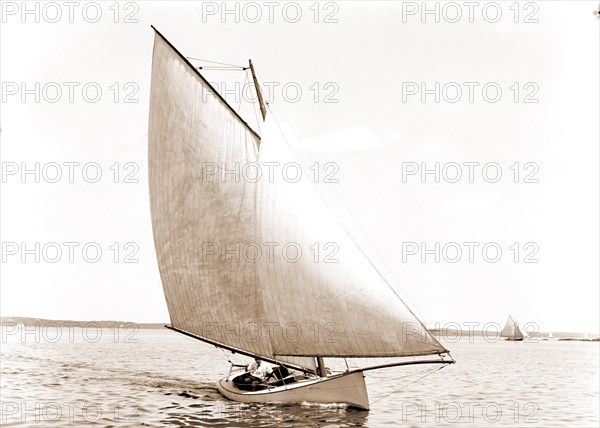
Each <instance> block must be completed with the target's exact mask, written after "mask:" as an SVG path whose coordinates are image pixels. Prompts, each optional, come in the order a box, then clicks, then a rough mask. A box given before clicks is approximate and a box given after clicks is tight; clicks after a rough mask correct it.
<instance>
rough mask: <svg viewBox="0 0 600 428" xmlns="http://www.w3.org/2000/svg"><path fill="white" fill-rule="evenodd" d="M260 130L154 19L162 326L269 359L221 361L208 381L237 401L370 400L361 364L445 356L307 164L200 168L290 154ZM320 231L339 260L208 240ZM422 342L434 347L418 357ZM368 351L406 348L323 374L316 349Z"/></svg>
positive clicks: (365, 404)
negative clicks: (252, 254) (291, 174)
mask: <svg viewBox="0 0 600 428" xmlns="http://www.w3.org/2000/svg"><path fill="white" fill-rule="evenodd" d="M155 31H156V30H155ZM249 68H250V69H251V70H252V72H253V77H254V82H255V85H256V91H257V94H258V95H259V96H258V100H259V102H260V109H261V112H262V116H263V119H265V116H266V114H267V111H268V110H267V108H266V106H265V105H264V103H262V102H261V97H260V87H259V86H258V83H257V80H256V78H255V76H254V69H253V67H252V63H250V67H249ZM206 93H210V94H212V96H208V97H204V95H205V94H206ZM262 129H263V133H262V137H261V136H259V135H258V134H257V133H256V132H255V131H254V130H253V129H252V128H251V127H250V126H249V125H248V124H247V123H246V122H245V121H244V120H243V119H242V118H241V117H240V116H239V115H238V113H237V112H236V110H235V109H233V108H232V107H231V106H230V105H229V104H228V103H227V102H226V101H225V99H224V98H222V97H221V96H220V95H219V94H218V93H217V92H216V91H215V90H214V89H213V88H212V87H211V85H210V84H209V83H208V82H207V81H206V80H205V78H204V77H203V76H202V75H201V74H200V73H199V71H198V70H197V69H196V68H195V67H194V66H193V65H192V64H191V63H190V62H189V61H188V60H187V59H186V58H185V57H184V56H183V55H181V54H180V53H179V51H177V49H175V47H174V46H173V45H172V44H171V43H170V42H168V41H167V40H166V39H165V38H164V36H162V35H161V34H160V33H159V32H158V31H156V33H155V39H154V52H153V61H152V86H151V97H150V120H149V132H148V146H149V147H148V169H149V186H150V205H151V213H152V228H153V233H154V243H155V248H156V253H157V258H158V264H159V268H160V273H161V279H162V284H163V289H164V293H165V298H166V301H167V306H168V309H169V314H170V318H171V325H170V326H169V328H171V329H172V330H175V331H177V332H179V333H182V334H185V335H187V336H190V337H193V338H195V339H199V340H202V341H204V342H207V343H210V344H213V345H215V346H217V347H219V348H222V349H225V350H229V351H231V352H234V353H237V354H241V355H246V356H250V357H253V358H256V359H260V360H263V361H267V362H269V363H271V364H275V365H276V367H275V369H274V370H273V373H274V374H275V376H274V377H273V379H266V380H264V379H261V380H260V381H259V382H257V381H256V379H255V378H252V377H249V376H248V372H247V371H243V372H242V373H241V374H240V373H234V374H231V372H232V369H234V367H235V366H234V365H233V363H232V369H230V374H229V375H228V376H227V377H225V378H224V379H222V380H221V381H220V382H218V384H217V387H218V389H219V391H220V392H221V393H222V394H223V395H224V396H225V397H228V398H230V399H232V400H236V401H241V402H286V403H296V402H303V401H307V402H318V403H346V404H348V405H350V406H354V407H357V408H361V409H368V408H369V400H368V395H367V390H366V386H365V382H364V375H363V372H364V371H366V370H373V369H378V368H384V367H393V366H401V365H409V364H451V363H453V362H454V360H453V359H452V358H451V357H450V355H449V353H448V351H447V350H446V349H445V348H444V346H442V345H441V344H440V343H439V342H438V341H437V339H436V338H435V337H434V336H433V335H432V334H431V333H430V332H429V331H428V330H427V329H426V328H425V326H424V325H423V324H422V323H421V321H419V320H418V319H417V318H416V316H415V315H414V314H413V313H412V312H411V310H410V309H409V308H408V307H407V306H406V305H405V304H404V302H403V301H402V300H401V299H400V298H399V297H398V295H397V294H396V293H395V292H394V290H393V289H392V288H391V287H390V286H389V284H388V283H387V282H386V281H385V280H384V279H383V277H382V276H381V275H380V274H379V272H378V271H377V270H376V269H375V267H374V266H373V265H372V264H371V263H370V261H369V260H368V259H367V258H366V257H365V255H364V253H362V251H361V250H360V248H358V246H357V245H356V244H355V242H354V241H353V240H352V239H351V237H350V236H349V235H348V234H347V232H346V231H345V230H344V229H343V228H342V226H341V225H340V223H339V222H338V221H337V220H336V219H335V217H334V216H333V214H332V213H331V212H330V211H329V209H328V208H327V206H326V205H325V203H324V201H323V200H322V199H321V198H320V196H319V195H318V193H317V192H316V190H315V189H314V187H313V186H312V184H311V183H310V182H309V181H308V180H307V179H306V180H305V178H306V177H302V180H300V182H298V183H290V182H289V181H286V180H283V179H280V178H276V179H274V180H272V181H270V180H267V179H263V180H258V181H254V182H253V181H251V180H244V179H242V180H226V181H222V180H218V179H217V180H211V179H207V177H206V176H205V175H204V171H203V168H204V167H205V166H206V165H217V166H222V165H226V167H228V168H229V167H234V166H235V165H242V166H244V165H248V164H259V163H263V164H264V163H266V162H270V161H276V162H280V163H281V164H284V163H285V162H288V161H290V159H291V156H292V155H293V153H291V152H290V150H289V147H288V146H287V140H286V139H285V138H284V137H283V136H282V135H281V133H280V131H279V128H278V126H277V124H276V123H274V122H273V120H271V119H270V118H268V117H267V119H266V121H265V123H264V125H263V127H262ZM317 242H336V243H337V245H338V247H339V248H340V251H339V253H340V254H339V255H338V259H339V260H338V262H337V263H323V261H322V260H318V262H317V261H315V260H313V257H312V254H311V255H310V256H303V257H301V258H300V259H299V260H297V261H296V262H294V263H290V262H289V260H286V259H285V254H283V253H282V252H280V251H275V252H274V254H272V255H273V257H272V258H271V257H266V256H265V257H262V258H260V260H258V262H255V263H249V262H248V261H247V260H241V261H240V260H238V259H237V258H236V257H227V256H225V257H223V254H222V253H221V252H219V253H218V254H216V255H215V254H214V252H209V251H207V248H210V249H211V250H214V249H215V248H221V249H223V248H225V249H228V250H229V251H231V249H233V248H235V247H236V246H239V245H241V246H242V247H246V248H248V247H252V248H256V246H258V247H261V246H262V245H263V244H264V243H280V244H281V245H283V244H285V243H296V244H298V246H299V247H301V248H302V249H305V248H306V247H309V246H310V244H312V243H317ZM261 243H262V244H261ZM207 254H209V256H208V257H207ZM309 254H310V253H309ZM427 355H435V356H436V358H435V359H434V358H429V359H418V358H415V357H420V356H427ZM368 357H413V358H411V359H410V360H409V361H406V360H403V361H393V362H390V363H387V364H379V365H374V366H368V367H362V368H359V369H355V370H350V369H348V370H346V371H343V372H338V373H330V371H329V370H328V369H327V368H326V367H325V362H324V358H368ZM248 379H250V380H251V382H248Z"/></svg>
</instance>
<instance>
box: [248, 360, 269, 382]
mask: <svg viewBox="0 0 600 428" xmlns="http://www.w3.org/2000/svg"><path fill="white" fill-rule="evenodd" d="M246 370H248V372H250V374H251V375H252V376H255V377H257V378H259V379H261V380H264V379H265V378H266V377H267V376H268V375H269V374H270V372H271V370H270V369H269V367H267V366H266V365H265V364H263V362H262V361H261V360H260V359H258V358H255V359H254V362H253V363H252V364H250V365H249V366H248V367H246Z"/></svg>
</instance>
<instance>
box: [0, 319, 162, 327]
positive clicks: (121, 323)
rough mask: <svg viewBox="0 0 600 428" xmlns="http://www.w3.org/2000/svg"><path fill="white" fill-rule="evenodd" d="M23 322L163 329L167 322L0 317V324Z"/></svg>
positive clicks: (61, 325)
mask: <svg viewBox="0 0 600 428" xmlns="http://www.w3.org/2000/svg"><path fill="white" fill-rule="evenodd" d="M20 323H23V324H24V325H25V326H27V327H35V326H36V325H45V326H56V327H80V328H86V327H90V326H93V327H99V328H116V327H122V328H125V327H129V328H131V327H132V326H136V327H137V328H140V329H163V328H164V327H165V325H166V324H169V323H168V322H157V323H140V322H135V321H113V320H99V321H97V320H92V321H74V320H49V319H45V318H31V317H0V325H13V324H20Z"/></svg>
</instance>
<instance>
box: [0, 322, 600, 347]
mask: <svg viewBox="0 0 600 428" xmlns="http://www.w3.org/2000/svg"><path fill="white" fill-rule="evenodd" d="M21 323H22V324H23V325H25V326H27V327H35V326H41V325H43V326H47V327H51V326H52V327H67V328H70V327H78V328H89V327H95V328H132V327H133V326H135V327H136V328H139V329H148V330H150V329H164V328H165V325H167V324H169V322H156V323H138V322H135V321H116V320H91V321H75V320H50V319H45V318H32V317H0V325H2V326H4V325H7V326H8V325H14V324H21ZM429 331H430V332H431V333H432V334H433V335H434V336H444V337H457V336H460V337H463V336H464V337H488V338H491V337H498V335H497V334H494V333H496V332H494V331H489V332H485V331H482V330H471V331H469V330H456V329H450V328H448V329H439V328H432V329H429ZM552 334H553V336H554V337H553V338H552V339H550V338H548V332H541V331H540V332H537V333H535V334H533V335H530V338H531V339H538V340H559V341H580V342H598V341H600V338H599V337H598V334H597V333H592V334H590V338H587V339H586V338H585V337H584V333H581V332H552ZM588 334H589V333H588Z"/></svg>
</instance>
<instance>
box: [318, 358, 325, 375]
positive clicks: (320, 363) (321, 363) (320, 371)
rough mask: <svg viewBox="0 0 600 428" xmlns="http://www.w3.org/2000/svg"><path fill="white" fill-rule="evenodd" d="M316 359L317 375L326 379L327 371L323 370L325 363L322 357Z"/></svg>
mask: <svg viewBox="0 0 600 428" xmlns="http://www.w3.org/2000/svg"><path fill="white" fill-rule="evenodd" d="M316 358H317V374H318V375H319V376H320V377H327V369H325V361H324V360H323V357H316Z"/></svg>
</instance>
